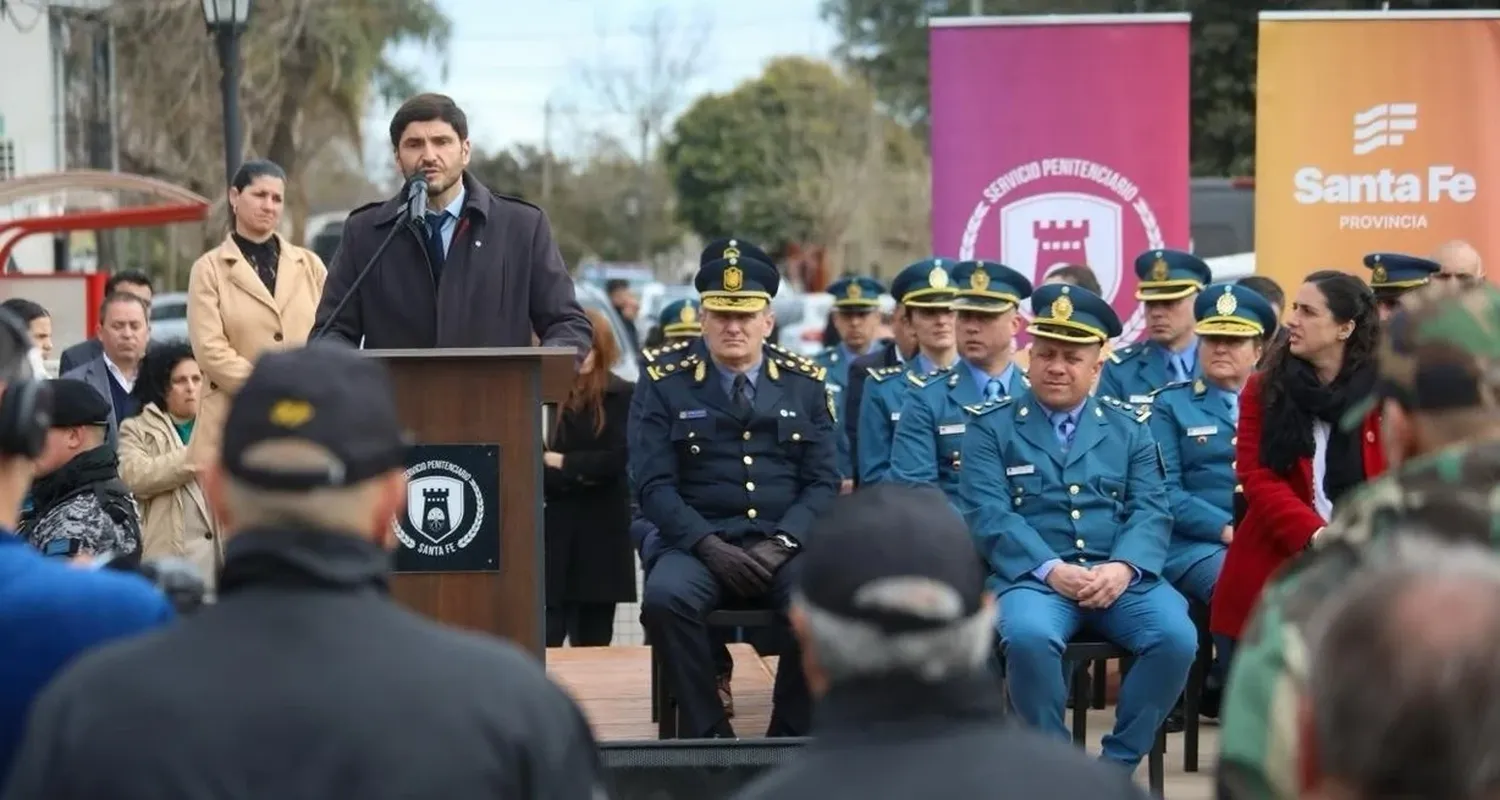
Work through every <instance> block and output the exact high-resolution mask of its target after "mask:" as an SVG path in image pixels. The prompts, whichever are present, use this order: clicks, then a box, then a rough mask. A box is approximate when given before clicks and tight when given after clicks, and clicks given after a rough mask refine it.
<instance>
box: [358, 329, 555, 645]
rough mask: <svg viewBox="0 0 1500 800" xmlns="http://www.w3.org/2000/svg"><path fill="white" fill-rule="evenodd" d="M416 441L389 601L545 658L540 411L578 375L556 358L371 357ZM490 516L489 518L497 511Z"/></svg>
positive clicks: (532, 350) (470, 354)
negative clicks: (383, 368) (383, 369)
mask: <svg viewBox="0 0 1500 800" xmlns="http://www.w3.org/2000/svg"><path fill="white" fill-rule="evenodd" d="M366 354H367V355H369V356H372V357H375V358H379V359H381V360H382V361H384V362H385V364H386V365H387V367H388V368H389V369H390V370H391V376H392V379H393V381H394V383H395V388H396V407H397V409H398V410H399V412H400V414H401V421H402V423H403V424H404V425H405V426H406V428H407V430H408V431H409V432H410V433H411V434H412V436H413V437H414V439H415V444H416V447H414V448H413V449H412V452H413V455H412V456H410V457H409V458H408V462H407V464H408V469H407V477H408V480H409V482H410V484H411V487H410V489H409V491H408V505H409V506H410V507H409V508H408V513H407V519H405V520H401V521H399V522H398V526H397V538H398V539H400V540H401V542H400V544H398V545H397V552H396V574H395V575H393V576H392V582H391V590H392V594H393V595H394V596H395V597H396V599H397V600H398V601H399V602H401V603H402V604H404V605H406V606H408V607H410V608H412V609H415V610H416V611H419V612H421V613H423V614H425V615H427V616H429V617H433V618H434V619H438V620H441V621H443V622H446V623H449V624H451V625H456V626H459V627H463V628H471V629H474V630H479V631H484V632H486V633H490V634H494V635H496V636H501V637H504V638H506V639H510V640H511V641H513V642H515V643H516V644H518V645H520V646H521V647H523V648H525V649H527V650H529V651H531V652H532V653H533V654H535V655H536V657H537V658H541V657H542V656H543V655H544V653H545V648H544V641H543V630H544V628H543V624H544V623H543V614H544V607H543V585H542V584H543V581H544V580H545V575H546V570H545V569H544V565H543V557H544V549H543V545H542V541H543V539H542V537H543V530H542V528H543V518H542V450H543V447H542V404H543V403H556V404H561V403H562V402H563V400H564V399H566V397H567V394H568V390H569V388H570V387H571V385H572V382H573V375H574V373H575V371H576V366H575V358H576V356H575V353H574V352H573V351H572V350H571V349H569V348H563V347H510V348H475V349H439V350H368V351H366ZM497 506H498V507H497Z"/></svg>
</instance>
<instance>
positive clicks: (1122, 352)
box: [1109, 344, 1144, 364]
mask: <svg viewBox="0 0 1500 800" xmlns="http://www.w3.org/2000/svg"><path fill="white" fill-rule="evenodd" d="M1142 352H1144V348H1142V347H1141V346H1140V345H1139V344H1127V345H1125V346H1124V347H1121V348H1120V349H1118V350H1112V351H1110V354H1109V360H1110V361H1113V362H1114V363H1116V364H1123V363H1125V362H1126V361H1129V360H1130V359H1132V358H1135V357H1136V356H1138V355H1140V354H1141V353H1142Z"/></svg>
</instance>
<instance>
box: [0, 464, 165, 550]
mask: <svg viewBox="0 0 1500 800" xmlns="http://www.w3.org/2000/svg"><path fill="white" fill-rule="evenodd" d="M111 484H118V481H114V482H107V483H104V484H98V485H94V486H90V487H86V488H84V489H82V490H80V491H78V492H77V493H74V494H72V495H70V496H68V497H66V498H64V499H63V500H62V501H61V502H58V503H54V504H53V505H51V506H48V507H47V508H42V509H36V510H34V511H33V512H32V513H31V514H30V515H28V516H27V517H26V518H24V519H22V521H21V530H20V534H21V537H22V538H24V539H25V540H26V541H28V542H30V543H31V544H32V546H34V547H36V548H37V549H43V548H45V547H46V546H47V543H49V542H52V541H55V540H57V539H76V540H78V542H79V545H80V546H81V547H82V548H83V549H84V550H86V551H88V552H90V553H95V554H100V553H108V552H112V553H115V554H117V555H122V556H123V555H130V554H132V553H134V552H136V551H137V550H138V549H140V545H141V522H140V512H139V509H137V507H136V504H135V500H134V499H133V498H132V497H131V496H130V495H129V494H128V493H126V492H124V491H123V490H124V485H123V484H119V485H118V486H114V485H111Z"/></svg>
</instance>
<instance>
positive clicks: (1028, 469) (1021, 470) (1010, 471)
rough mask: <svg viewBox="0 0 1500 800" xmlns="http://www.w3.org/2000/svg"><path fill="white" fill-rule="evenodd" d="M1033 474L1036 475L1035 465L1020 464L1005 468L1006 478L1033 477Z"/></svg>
mask: <svg viewBox="0 0 1500 800" xmlns="http://www.w3.org/2000/svg"><path fill="white" fill-rule="evenodd" d="M1035 474H1036V465H1035V464H1021V465H1020V466H1016V467H1006V468H1005V477H1007V478H1014V477H1016V476H1017V475H1035Z"/></svg>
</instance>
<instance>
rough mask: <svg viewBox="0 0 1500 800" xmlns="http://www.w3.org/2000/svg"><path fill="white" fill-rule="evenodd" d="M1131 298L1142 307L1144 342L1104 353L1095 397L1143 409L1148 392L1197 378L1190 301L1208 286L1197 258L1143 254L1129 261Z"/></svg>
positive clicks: (1207, 272) (1170, 253)
mask: <svg viewBox="0 0 1500 800" xmlns="http://www.w3.org/2000/svg"><path fill="white" fill-rule="evenodd" d="M1135 274H1136V277H1137V278H1138V279H1139V281H1138V282H1137V283H1136V290H1135V298H1136V299H1137V300H1140V301H1142V302H1144V303H1145V304H1146V325H1147V328H1146V330H1147V333H1148V335H1149V337H1150V338H1148V339H1147V340H1146V341H1143V342H1136V343H1135V344H1132V345H1129V346H1127V347H1121V348H1119V349H1117V350H1115V351H1114V352H1113V353H1110V354H1109V363H1107V364H1106V365H1105V366H1104V374H1103V375H1101V376H1100V378H1099V394H1105V395H1109V396H1110V397H1115V398H1119V399H1120V400H1122V401H1124V402H1127V403H1132V404H1135V405H1149V404H1150V403H1151V393H1152V392H1154V391H1156V390H1157V389H1160V388H1161V387H1163V386H1166V385H1167V384H1169V383H1172V382H1173V381H1190V380H1192V379H1193V378H1196V377H1198V338H1197V337H1196V336H1194V335H1193V324H1194V320H1193V299H1194V298H1196V297H1197V296H1198V292H1200V291H1202V289H1203V287H1205V286H1207V285H1208V284H1210V283H1212V282H1213V272H1212V271H1211V270H1210V269H1209V268H1208V264H1206V263H1204V262H1203V259H1201V258H1199V257H1197V256H1195V255H1193V254H1192V253H1183V252H1180V251H1177V250H1147V251H1146V252H1144V253H1141V255H1140V257H1138V258H1137V259H1136V260H1135Z"/></svg>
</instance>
